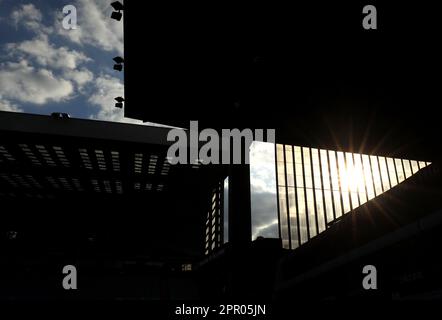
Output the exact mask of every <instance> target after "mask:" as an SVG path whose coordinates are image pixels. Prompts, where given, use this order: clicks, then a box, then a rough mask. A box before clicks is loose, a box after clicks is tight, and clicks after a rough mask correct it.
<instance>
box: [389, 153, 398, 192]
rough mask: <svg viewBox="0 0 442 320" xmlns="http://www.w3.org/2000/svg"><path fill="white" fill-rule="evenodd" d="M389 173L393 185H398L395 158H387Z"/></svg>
mask: <svg viewBox="0 0 442 320" xmlns="http://www.w3.org/2000/svg"><path fill="white" fill-rule="evenodd" d="M387 167H388V173H389V174H390V182H391V187H392V188H393V187H394V186H395V185H397V177H396V168H395V166H394V160H393V158H387Z"/></svg>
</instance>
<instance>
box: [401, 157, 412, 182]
mask: <svg viewBox="0 0 442 320" xmlns="http://www.w3.org/2000/svg"><path fill="white" fill-rule="evenodd" d="M402 163H403V164H404V171H405V178H409V177H411V175H412V174H413V173H412V172H411V164H410V160H402Z"/></svg>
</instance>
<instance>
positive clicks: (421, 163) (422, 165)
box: [419, 161, 427, 169]
mask: <svg viewBox="0 0 442 320" xmlns="http://www.w3.org/2000/svg"><path fill="white" fill-rule="evenodd" d="M426 166H427V165H426V164H425V162H423V161H419V168H420V169H422V168H425V167H426Z"/></svg>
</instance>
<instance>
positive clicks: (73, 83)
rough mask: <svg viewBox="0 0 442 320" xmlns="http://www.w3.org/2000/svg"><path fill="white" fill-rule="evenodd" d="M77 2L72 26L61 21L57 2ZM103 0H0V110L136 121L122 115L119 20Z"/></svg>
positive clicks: (59, 5) (121, 37)
mask: <svg viewBox="0 0 442 320" xmlns="http://www.w3.org/2000/svg"><path fill="white" fill-rule="evenodd" d="M66 4H72V5H74V6H75V7H76V8H77V13H78V28H77V29H76V30H65V29H64V28H63V27H62V20H63V13H62V10H63V6H64V5H66ZM111 12H112V8H111V7H110V5H109V1H108V0H70V1H68V2H67V1H59V0H44V1H43V0H34V1H29V0H28V1H21V0H0V110H6V111H19V112H20V111H21V112H28V113H37V114H50V113H51V112H67V113H69V114H70V115H71V116H72V117H77V118H90V119H100V120H111V121H124V122H134V123H140V122H139V121H135V120H128V119H124V118H123V115H122V111H121V110H120V109H116V108H114V101H113V98H115V97H117V96H120V95H123V82H122V79H123V78H122V76H123V75H122V73H119V72H117V71H114V70H113V69H112V66H113V61H112V58H114V57H115V56H118V55H123V26H122V22H118V21H115V20H112V19H110V18H109V15H110V13H111Z"/></svg>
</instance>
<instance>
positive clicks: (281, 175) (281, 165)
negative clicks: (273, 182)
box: [277, 161, 285, 186]
mask: <svg viewBox="0 0 442 320" xmlns="http://www.w3.org/2000/svg"><path fill="white" fill-rule="evenodd" d="M277 165H278V166H277V167H278V186H285V165H284V162H282V161H278V162H277Z"/></svg>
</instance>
